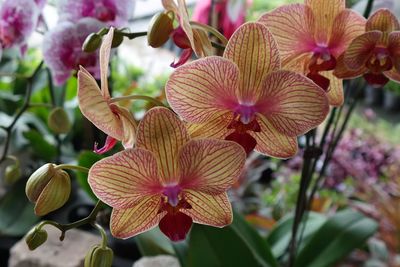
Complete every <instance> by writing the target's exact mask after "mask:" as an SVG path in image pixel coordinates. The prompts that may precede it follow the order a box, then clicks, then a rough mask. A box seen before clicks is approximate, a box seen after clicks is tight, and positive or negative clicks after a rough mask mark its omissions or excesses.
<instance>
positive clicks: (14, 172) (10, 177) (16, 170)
mask: <svg viewBox="0 0 400 267" xmlns="http://www.w3.org/2000/svg"><path fill="white" fill-rule="evenodd" d="M4 176H5V179H4V181H5V183H6V184H8V185H12V184H14V183H15V182H16V181H18V179H19V178H20V177H21V168H20V167H19V163H17V162H16V163H14V164H12V165H8V166H7V167H6V169H5V173H4Z"/></svg>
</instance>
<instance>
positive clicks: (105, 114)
mask: <svg viewBox="0 0 400 267" xmlns="http://www.w3.org/2000/svg"><path fill="white" fill-rule="evenodd" d="M113 34H114V29H113V28H110V30H109V32H108V34H107V35H106V36H105V38H104V40H103V43H102V45H101V47H100V79H101V89H100V88H99V86H98V85H97V82H96V80H95V79H94V78H93V77H92V75H90V73H89V72H88V71H87V70H86V69H84V68H83V67H82V66H81V67H80V70H79V72H78V101H79V107H80V109H81V111H82V114H83V115H84V116H85V117H86V118H87V119H88V120H90V121H91V122H92V123H93V124H94V125H96V127H97V128H99V129H100V130H102V131H103V132H105V133H106V134H107V135H108V136H107V139H106V144H105V145H104V147H102V148H100V149H98V148H97V144H95V149H94V150H95V152H96V153H100V154H101V153H105V152H107V151H109V150H110V149H111V148H113V146H114V145H115V144H116V143H117V141H122V144H123V145H124V147H125V148H129V147H132V146H133V145H134V143H135V136H136V128H137V127H136V126H137V125H136V121H135V120H134V118H133V116H132V114H131V113H130V112H129V110H127V109H126V108H124V107H120V106H118V105H116V104H113V103H112V102H111V96H110V93H109V90H108V82H107V77H108V62H109V59H110V52H111V44H112V40H113Z"/></svg>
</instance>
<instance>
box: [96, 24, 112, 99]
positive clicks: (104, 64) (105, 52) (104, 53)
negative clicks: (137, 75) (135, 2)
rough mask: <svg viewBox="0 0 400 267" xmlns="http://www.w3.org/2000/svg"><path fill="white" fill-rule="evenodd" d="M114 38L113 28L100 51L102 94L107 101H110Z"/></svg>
mask: <svg viewBox="0 0 400 267" xmlns="http://www.w3.org/2000/svg"><path fill="white" fill-rule="evenodd" d="M113 37H114V28H113V27H111V28H110V29H109V31H108V33H107V35H106V36H105V37H104V39H103V41H102V43H101V46H100V51H99V57H100V80H101V92H102V94H103V96H104V98H105V99H106V100H108V99H110V92H109V90H108V79H107V78H108V63H109V62H110V53H111V45H112V41H113Z"/></svg>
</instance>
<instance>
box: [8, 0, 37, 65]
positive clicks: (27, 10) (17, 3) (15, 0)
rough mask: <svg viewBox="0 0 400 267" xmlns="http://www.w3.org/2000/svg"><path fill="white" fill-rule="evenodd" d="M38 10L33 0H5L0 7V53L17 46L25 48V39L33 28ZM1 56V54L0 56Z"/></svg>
mask: <svg viewBox="0 0 400 267" xmlns="http://www.w3.org/2000/svg"><path fill="white" fill-rule="evenodd" d="M39 15H40V10H39V8H38V6H37V5H36V3H35V2H34V1H33V0H5V1H4V2H3V3H2V4H1V8H0V54H1V51H2V50H3V49H7V48H11V47H15V46H19V47H20V49H21V52H22V54H23V52H24V51H25V50H26V39H27V38H28V37H29V36H30V35H31V34H32V33H33V31H34V30H35V28H36V26H37V23H38V20H39ZM0 57H1V56H0Z"/></svg>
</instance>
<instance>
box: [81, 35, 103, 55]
mask: <svg viewBox="0 0 400 267" xmlns="http://www.w3.org/2000/svg"><path fill="white" fill-rule="evenodd" d="M101 41H102V38H101V35H99V34H97V33H91V34H89V36H88V37H86V39H85V42H83V45H82V50H83V51H85V52H88V53H91V52H94V51H96V50H97V49H98V48H99V47H100V45H101Z"/></svg>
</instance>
